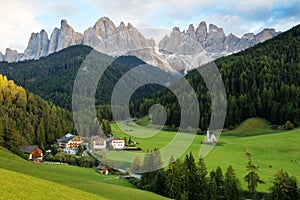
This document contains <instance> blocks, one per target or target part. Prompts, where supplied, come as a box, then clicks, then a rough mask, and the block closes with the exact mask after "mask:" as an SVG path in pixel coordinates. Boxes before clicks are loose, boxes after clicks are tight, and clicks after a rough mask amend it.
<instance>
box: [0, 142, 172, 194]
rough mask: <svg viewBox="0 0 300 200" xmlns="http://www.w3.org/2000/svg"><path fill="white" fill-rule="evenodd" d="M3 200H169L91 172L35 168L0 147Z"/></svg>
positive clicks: (64, 167) (49, 166)
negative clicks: (137, 199)
mask: <svg viewBox="0 0 300 200" xmlns="http://www.w3.org/2000/svg"><path fill="white" fill-rule="evenodd" d="M0 174H1V176H0V185H1V187H0V199H18V200H19V199H60V198H62V199H136V198H137V197H139V198H140V199H149V200H151V199H167V198H164V197H162V196H159V195H156V194H154V193H150V192H147V191H142V190H138V189H136V188H134V187H133V186H132V185H131V184H130V183H128V182H127V180H125V179H119V178H117V176H115V175H108V176H105V175H101V174H99V173H97V172H96V171H95V170H94V169H91V168H81V167H75V166H70V165H65V164H63V165H53V164H34V163H30V162H28V161H25V160H24V159H22V158H20V157H18V156H16V155H15V154H13V153H11V152H9V151H8V150H6V149H4V148H1V147H0Z"/></svg>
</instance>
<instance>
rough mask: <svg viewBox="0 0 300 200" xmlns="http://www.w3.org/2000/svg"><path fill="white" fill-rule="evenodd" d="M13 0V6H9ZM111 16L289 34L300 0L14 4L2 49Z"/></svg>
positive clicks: (299, 19)
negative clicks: (57, 29) (66, 26)
mask: <svg viewBox="0 0 300 200" xmlns="http://www.w3.org/2000/svg"><path fill="white" fill-rule="evenodd" d="M8 2H9V3H8ZM103 16H107V17H109V18H110V19H111V20H113V21H114V22H115V24H116V25H119V23H120V22H121V21H124V22H125V23H128V22H130V23H132V24H133V25H134V26H136V27H138V28H146V27H147V28H163V29H172V28H173V27H174V26H179V27H180V29H181V30H185V29H187V27H188V25H189V24H194V26H195V27H197V26H198V24H199V23H200V22H201V21H206V22H207V23H208V24H209V23H213V24H216V25H217V26H219V27H223V28H224V31H225V34H226V35H228V34H229V33H233V34H235V35H238V36H242V35H243V34H244V33H248V32H254V33H257V32H259V31H261V30H262V29H263V28H264V27H268V28H275V29H276V30H278V31H285V30H287V29H290V28H292V27H293V26H295V25H298V24H299V23H300V3H299V0H281V1H279V0H268V1H267V0H248V1H243V0H227V1H225V0H221V1H213V0H165V1H161V0H151V1H149V0H111V1H109V0H85V1H81V0H77V1H74V0H73V1H71V0H53V1H39V0H27V1H24V0H10V1H7V3H2V5H1V8H0V18H1V20H0V38H1V42H0V51H2V52H3V53H4V51H5V48H7V47H9V48H12V49H17V50H18V51H24V49H25V47H26V46H27V42H28V40H29V37H30V34H31V33H32V32H39V31H40V30H41V29H45V30H46V31H47V32H48V34H49V37H50V34H51V32H52V30H53V28H54V27H59V26H60V20H61V19H67V21H68V23H69V24H70V25H71V26H72V27H73V28H74V29H75V30H76V31H78V32H82V33H83V32H84V30H86V29H87V28H88V27H91V26H93V25H94V24H95V22H96V21H97V20H98V19H99V18H101V17H103Z"/></svg>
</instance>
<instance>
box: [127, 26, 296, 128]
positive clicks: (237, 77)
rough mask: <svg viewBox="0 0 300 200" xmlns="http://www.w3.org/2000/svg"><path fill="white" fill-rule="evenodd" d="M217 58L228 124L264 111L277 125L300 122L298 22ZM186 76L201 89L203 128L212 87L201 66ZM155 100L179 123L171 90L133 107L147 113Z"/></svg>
mask: <svg viewBox="0 0 300 200" xmlns="http://www.w3.org/2000/svg"><path fill="white" fill-rule="evenodd" d="M215 64H216V65H217V67H218V69H219V71H220V73H221V75H222V79H223V81H224V86H225V89H226V93H227V116H226V122H225V126H226V127H230V126H235V125H238V124H239V123H241V122H242V121H243V120H245V119H247V118H250V117H262V118H265V119H267V120H269V121H270V122H271V123H272V124H277V125H282V124H284V123H286V122H287V121H288V120H289V121H291V122H292V123H293V124H294V125H296V126H297V125H299V123H300V26H296V27H294V28H292V29H291V30H289V31H287V32H285V33H282V34H280V35H278V36H277V37H276V38H273V39H271V40H268V41H266V42H264V43H261V44H259V45H256V46H255V47H253V48H249V49H247V50H244V51H242V52H240V53H237V54H234V55H231V56H228V57H224V58H220V59H217V60H216V61H215ZM207 65H210V64H207ZM204 67H205V66H204ZM186 79H187V80H188V81H189V82H190V84H191V85H192V87H193V88H194V90H195V91H196V93H197V95H198V100H199V107H200V112H201V120H200V122H199V127H200V128H201V129H205V128H207V127H208V123H209V120H210V103H211V102H210V96H209V93H208V89H207V88H206V85H205V83H204V81H203V79H202V77H201V75H200V74H199V72H198V71H197V70H193V71H191V72H190V73H189V74H188V75H187V76H186ZM157 102H160V103H161V104H162V105H164V106H165V108H166V111H167V115H168V120H167V122H166V123H167V125H170V126H172V125H173V126H177V127H178V126H179V123H180V107H179V105H178V102H177V100H176V98H175V96H174V95H173V93H171V92H170V91H168V90H163V91H160V92H159V93H157V94H155V95H154V96H152V97H151V98H147V99H144V100H142V101H140V102H139V103H138V104H136V105H134V106H132V107H131V112H132V113H139V114H140V115H146V114H148V110H149V108H150V106H151V105H152V104H154V103H157ZM154 118H155V116H154Z"/></svg>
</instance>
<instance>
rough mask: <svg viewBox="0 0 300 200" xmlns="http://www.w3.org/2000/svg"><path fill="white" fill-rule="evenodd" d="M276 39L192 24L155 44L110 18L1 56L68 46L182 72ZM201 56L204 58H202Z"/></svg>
mask: <svg viewBox="0 0 300 200" xmlns="http://www.w3.org/2000/svg"><path fill="white" fill-rule="evenodd" d="M276 35H278V32H276V31H275V30H274V29H264V30H263V31H261V32H260V33H258V34H256V35H254V34H253V33H247V34H245V35H244V36H243V37H242V38H239V37H237V36H235V35H233V34H229V35H228V36H226V35H225V33H224V30H223V28H219V27H217V26H216V25H214V24H209V26H208V27H207V24H206V22H203V21H202V22H200V24H199V25H198V27H197V28H196V29H195V27H194V26H193V25H192V24H191V25H189V28H188V30H186V31H182V32H181V31H180V29H179V28H178V27H174V28H173V31H172V32H171V34H170V35H166V36H165V37H164V38H162V39H161V40H160V42H159V43H158V44H155V41H154V40H153V39H151V38H150V39H147V38H145V37H144V36H143V35H142V34H141V33H140V32H139V30H138V29H137V28H135V27H134V26H133V25H132V24H130V23H128V24H127V26H126V25H125V24H124V22H121V23H120V25H119V26H116V25H115V24H114V23H113V22H112V21H111V20H110V19H109V18H108V17H102V18H100V19H99V20H98V21H97V22H96V23H95V25H94V26H93V27H90V28H88V29H87V30H85V31H84V33H83V34H82V33H78V32H76V31H75V30H74V29H73V28H72V27H71V26H70V25H69V24H68V23H67V21H66V20H61V27H60V28H54V30H53V32H52V33H51V35H50V38H49V36H48V33H47V32H46V31H45V30H42V31H40V32H39V33H32V34H31V37H30V39H29V42H28V46H27V48H26V49H25V51H24V53H18V52H17V51H16V50H11V49H9V48H7V49H6V52H5V54H4V55H3V54H2V53H1V52H0V61H7V62H17V61H23V60H29V59H38V58H40V57H45V56H47V55H49V54H51V53H54V52H57V51H60V50H62V49H65V48H67V47H69V46H73V45H79V44H83V45H87V46H90V47H92V48H94V49H95V50H97V51H99V52H101V53H105V54H109V55H113V56H119V55H124V54H126V55H128V54H129V55H135V56H137V57H139V58H140V59H142V60H144V61H145V62H147V63H149V64H151V65H156V66H160V67H161V68H165V69H166V67H167V66H166V65H165V63H164V62H163V61H162V60H166V61H167V62H168V63H169V64H170V66H169V68H168V69H167V70H172V68H173V69H175V70H182V69H186V68H194V67H197V66H198V65H200V64H204V63H205V62H208V61H211V60H213V59H215V58H219V57H222V56H225V55H229V54H232V53H235V52H238V51H241V50H243V49H246V48H248V47H251V46H254V45H255V44H258V43H260V42H264V41H265V40H268V39H270V38H272V37H274V36H276ZM154 47H158V48H154ZM157 49H158V51H157ZM203 52H204V53H203ZM175 54H176V56H174V55H175ZM202 54H205V56H201V55H202ZM177 55H181V57H178V56H177ZM195 55H197V56H198V57H199V55H200V57H201V61H197V63H196V66H194V67H191V66H187V64H186V62H184V60H186V59H187V60H188V62H192V61H189V59H190V57H191V56H195ZM203 57H204V58H203Z"/></svg>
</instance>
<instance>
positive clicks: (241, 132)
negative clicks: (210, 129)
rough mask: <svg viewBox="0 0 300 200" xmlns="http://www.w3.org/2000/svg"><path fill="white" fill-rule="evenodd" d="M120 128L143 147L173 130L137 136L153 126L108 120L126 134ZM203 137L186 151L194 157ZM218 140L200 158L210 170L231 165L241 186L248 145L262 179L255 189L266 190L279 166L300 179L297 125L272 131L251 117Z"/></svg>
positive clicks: (115, 129)
mask: <svg viewBox="0 0 300 200" xmlns="http://www.w3.org/2000/svg"><path fill="white" fill-rule="evenodd" d="M120 128H121V129H122V130H126V132H127V133H129V134H130V135H134V136H131V138H132V139H133V140H134V141H138V142H140V145H139V146H140V147H141V148H143V150H144V151H146V150H147V149H154V148H155V147H158V148H161V147H163V146H165V145H167V144H168V143H169V142H170V141H171V140H172V139H173V137H174V136H175V135H176V133H175V132H166V131H161V132H159V133H157V134H156V135H155V136H153V137H149V138H138V137H136V136H138V135H141V136H143V135H150V133H149V132H151V131H156V130H151V129H144V128H140V127H137V126H134V124H125V123H121V124H119V125H117V124H112V129H113V133H114V135H115V136H116V137H125V136H126V137H129V135H128V134H126V133H124V132H123V131H122V130H121V129H120ZM245 136H247V137H245ZM204 139H205V138H204V136H201V135H197V136H196V137H195V139H194V141H193V143H192V145H191V146H190V147H189V149H188V152H189V151H191V152H192V153H193V155H194V156H195V157H196V156H198V155H199V150H200V148H201V145H202V144H201V141H203V140H204ZM219 141H223V142H226V143H227V144H225V145H223V146H216V147H214V148H213V150H212V151H211V152H210V153H209V154H208V155H207V156H206V157H205V158H204V160H205V163H206V165H207V168H208V170H209V171H211V170H213V169H215V168H216V167H217V166H221V167H222V169H223V172H224V171H225V170H226V168H227V167H228V165H232V166H233V168H234V169H235V171H236V173H237V175H238V177H239V178H240V180H241V182H242V184H243V187H244V188H245V189H246V183H245V182H244V181H243V177H244V176H245V175H246V173H247V171H246V165H247V157H246V155H245V149H246V148H249V149H250V151H251V153H252V155H253V162H254V164H256V165H259V174H260V176H261V178H262V179H263V180H264V181H265V182H266V183H265V184H263V185H260V186H259V187H258V190H260V191H267V189H268V188H269V187H270V186H271V180H272V179H273V175H274V174H275V173H276V172H277V171H278V170H279V169H283V170H285V171H287V172H288V173H290V174H291V175H293V176H295V177H296V178H297V179H298V181H300V129H295V130H291V131H276V130H273V129H271V128H270V125H269V124H268V122H267V121H265V120H263V119H259V118H253V119H249V120H247V121H245V122H244V123H242V124H241V125H240V126H239V127H237V128H236V129H235V130H232V131H228V132H226V133H223V134H222V135H221V137H220V139H219ZM183 156H184V155H183Z"/></svg>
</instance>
